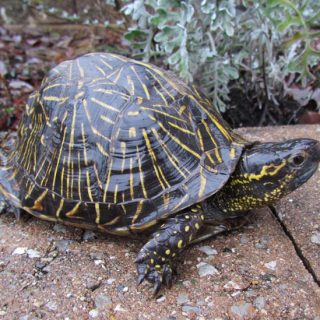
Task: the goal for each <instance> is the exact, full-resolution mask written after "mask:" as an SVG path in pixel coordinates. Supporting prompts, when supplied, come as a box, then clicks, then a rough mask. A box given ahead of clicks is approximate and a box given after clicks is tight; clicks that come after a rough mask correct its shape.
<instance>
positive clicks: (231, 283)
mask: <svg viewBox="0 0 320 320" xmlns="http://www.w3.org/2000/svg"><path fill="white" fill-rule="evenodd" d="M223 288H224V289H226V290H241V286H240V285H239V284H237V283H236V282H234V281H233V280H230V281H229V282H227V283H226V284H225V285H224V286H223Z"/></svg>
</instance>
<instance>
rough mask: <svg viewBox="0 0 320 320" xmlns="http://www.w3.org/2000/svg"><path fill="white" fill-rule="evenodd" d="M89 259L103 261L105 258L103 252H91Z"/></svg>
mask: <svg viewBox="0 0 320 320" xmlns="http://www.w3.org/2000/svg"><path fill="white" fill-rule="evenodd" d="M90 258H91V259H92V260H103V259H104V258H105V254H104V253H103V252H91V253H90Z"/></svg>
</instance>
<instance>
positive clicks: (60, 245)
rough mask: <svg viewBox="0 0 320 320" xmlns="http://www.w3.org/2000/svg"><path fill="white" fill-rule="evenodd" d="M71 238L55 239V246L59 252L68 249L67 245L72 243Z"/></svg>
mask: <svg viewBox="0 0 320 320" xmlns="http://www.w3.org/2000/svg"><path fill="white" fill-rule="evenodd" d="M72 242H73V240H56V241H55V244H56V248H57V250H58V251H59V252H62V253H66V252H67V251H69V245H70V243H72Z"/></svg>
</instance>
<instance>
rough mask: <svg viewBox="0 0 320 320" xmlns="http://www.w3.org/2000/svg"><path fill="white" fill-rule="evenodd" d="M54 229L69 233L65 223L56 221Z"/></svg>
mask: <svg viewBox="0 0 320 320" xmlns="http://www.w3.org/2000/svg"><path fill="white" fill-rule="evenodd" d="M53 230H54V231H56V232H61V233H67V228H66V226H64V225H63V224H59V223H56V224H55V225H54V226H53Z"/></svg>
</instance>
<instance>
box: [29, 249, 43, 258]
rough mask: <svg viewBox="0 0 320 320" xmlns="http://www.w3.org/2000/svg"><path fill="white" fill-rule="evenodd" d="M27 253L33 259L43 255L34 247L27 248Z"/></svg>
mask: <svg viewBox="0 0 320 320" xmlns="http://www.w3.org/2000/svg"><path fill="white" fill-rule="evenodd" d="M27 255H28V258H31V259H34V258H40V257H41V254H40V252H39V251H37V250H33V249H28V250H27Z"/></svg>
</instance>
